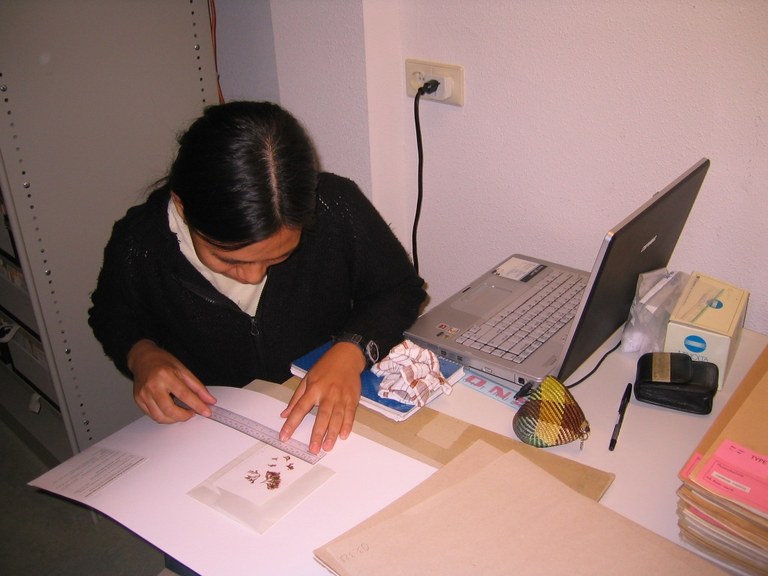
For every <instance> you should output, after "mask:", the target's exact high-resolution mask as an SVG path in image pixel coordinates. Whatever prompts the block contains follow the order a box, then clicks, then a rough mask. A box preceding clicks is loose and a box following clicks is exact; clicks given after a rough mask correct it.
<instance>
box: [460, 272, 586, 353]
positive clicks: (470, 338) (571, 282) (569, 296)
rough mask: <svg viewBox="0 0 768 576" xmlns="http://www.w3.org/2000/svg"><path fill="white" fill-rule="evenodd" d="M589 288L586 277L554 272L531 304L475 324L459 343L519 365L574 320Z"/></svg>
mask: <svg viewBox="0 0 768 576" xmlns="http://www.w3.org/2000/svg"><path fill="white" fill-rule="evenodd" d="M586 285H587V279H586V278H584V277H583V276H579V275H576V274H571V273H569V272H563V271H557V270H553V271H551V272H549V273H548V274H547V276H546V277H545V278H544V279H543V281H542V283H541V284H539V288H540V290H538V291H537V292H536V293H535V294H534V295H532V296H531V297H530V298H529V299H528V300H526V301H525V302H523V303H522V304H521V303H517V302H515V303H514V304H512V305H510V306H508V307H507V308H504V309H503V310H501V311H500V312H499V313H498V314H496V315H495V316H494V317H492V318H490V319H488V320H487V321H485V322H484V323H482V324H475V325H474V326H472V327H471V328H469V329H468V330H467V331H465V332H464V333H463V334H461V335H460V336H459V337H458V338H456V342H457V343H459V344H463V345H464V346H469V347H470V348H474V349H476V350H481V351H483V352H487V353H489V354H493V355H494V356H498V357H500V358H506V359H507V360H511V361H513V362H516V363H518V364H519V363H520V362H522V361H523V360H525V359H526V358H527V357H528V356H530V355H531V354H533V352H535V351H536V350H537V349H538V348H539V347H540V346H541V345H542V344H544V343H545V342H546V341H547V340H549V339H550V338H551V337H552V336H554V334H555V333H556V332H557V331H558V330H560V328H562V327H563V326H565V324H567V323H568V322H569V321H570V320H572V319H573V317H574V315H575V314H576V309H577V308H578V306H579V303H580V301H581V294H582V292H584V288H585V287H586Z"/></svg>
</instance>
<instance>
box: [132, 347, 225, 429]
mask: <svg viewBox="0 0 768 576" xmlns="http://www.w3.org/2000/svg"><path fill="white" fill-rule="evenodd" d="M128 368H129V369H130V371H131V373H132V374H133V399H134V400H135V401H136V404H138V406H139V408H141V409H142V410H143V411H144V412H145V413H146V414H147V415H148V416H149V417H150V418H152V419H153V420H154V421H155V422H159V423H160V424H170V423H172V422H183V421H185V420H189V419H190V418H191V417H192V415H193V414H194V413H197V414H200V415H201V416H205V417H206V418H207V417H209V416H210V415H211V410H210V408H209V406H210V405H211V404H215V403H216V398H214V397H213V396H212V395H211V393H210V392H208V389H207V388H206V387H205V385H204V384H203V383H202V382H200V380H198V379H197V378H196V377H195V375H194V374H192V372H190V371H189V369H187V367H186V366H184V364H182V363H181V362H180V361H179V360H178V359H177V358H176V357H175V356H174V355H173V354H171V353H170V352H167V351H166V350H163V349H162V348H160V347H159V346H158V345H157V344H155V343H154V342H152V341H151V340H139V341H138V342H137V343H136V344H134V345H133V347H132V348H131V350H130V351H129V352H128ZM173 398H177V399H178V400H180V401H181V402H183V403H184V404H186V405H187V406H189V408H190V410H186V409H184V408H181V407H180V406H178V405H177V404H176V403H175V402H174V401H173Z"/></svg>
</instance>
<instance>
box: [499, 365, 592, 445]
mask: <svg viewBox="0 0 768 576" xmlns="http://www.w3.org/2000/svg"><path fill="white" fill-rule="evenodd" d="M512 428H513V429H514V431H515V434H516V435H517V437H518V438H520V440H522V441H523V442H525V443H526V444H530V445H531V446H536V447H537V448H549V447H551V446H560V445H561V444H568V443H569V442H573V441H574V440H581V442H582V446H583V444H584V441H585V440H586V439H587V438H588V437H589V422H587V418H586V417H585V416H584V412H583V411H582V409H581V407H580V406H579V404H578V403H577V402H576V400H575V399H574V397H573V395H572V394H571V392H570V391H569V390H568V389H567V388H566V387H565V386H563V384H562V383H561V382H560V381H559V380H557V379H556V378H554V377H552V376H547V377H546V378H545V379H544V380H543V381H542V382H541V384H539V386H538V387H537V388H535V389H534V390H533V391H532V392H531V394H530V396H529V397H528V399H527V400H526V401H525V404H523V405H522V406H521V407H520V409H519V410H518V411H517V414H515V418H514V420H513V421H512Z"/></svg>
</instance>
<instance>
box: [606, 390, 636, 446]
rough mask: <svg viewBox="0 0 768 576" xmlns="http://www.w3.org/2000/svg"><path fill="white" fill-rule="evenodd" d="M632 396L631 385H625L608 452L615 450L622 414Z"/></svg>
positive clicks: (622, 420)
mask: <svg viewBox="0 0 768 576" xmlns="http://www.w3.org/2000/svg"><path fill="white" fill-rule="evenodd" d="M631 396H632V383H631V382H630V383H629V384H627V388H626V390H624V396H622V397H621V404H619V419H618V420H616V426H614V427H613V434H611V443H610V444H608V450H613V449H614V448H616V440H618V439H619V431H620V430H621V423H622V422H624V414H625V413H626V412H627V406H629V399H630V397H631Z"/></svg>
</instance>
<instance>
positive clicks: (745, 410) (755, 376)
mask: <svg viewBox="0 0 768 576" xmlns="http://www.w3.org/2000/svg"><path fill="white" fill-rule="evenodd" d="M766 406H768V348H766V349H765V350H763V352H762V354H761V355H760V356H759V357H758V359H757V360H756V361H755V363H754V364H753V366H752V368H751V369H750V371H749V372H748V373H747V375H746V376H745V377H744V380H742V382H741V383H740V384H739V386H738V388H737V389H736V390H735V391H734V393H733V396H731V398H730V399H729V401H728V402H727V403H726V405H725V407H724V408H723V410H722V411H721V412H720V414H719V415H718V417H717V418H716V419H715V421H714V422H713V423H712V426H710V428H709V430H707V433H706V434H705V435H704V436H703V437H702V439H701V441H700V442H699V444H698V446H697V447H696V450H695V451H694V453H693V455H692V456H691V459H690V460H689V462H688V464H687V465H686V466H685V467H684V468H683V469H682V470H681V471H680V474H679V476H680V479H681V480H682V481H683V483H684V484H686V485H688V486H690V487H691V488H693V489H701V490H704V491H705V492H707V491H708V490H707V488H706V487H705V486H703V484H702V483H701V482H700V481H699V479H698V478H699V473H700V472H701V471H702V469H703V468H704V466H705V465H706V464H707V463H708V462H709V460H710V459H711V458H712V456H713V454H715V452H716V451H717V450H718V449H719V448H720V446H721V444H723V442H726V441H728V442H733V443H736V444H738V445H740V446H743V447H744V448H746V449H748V450H751V451H753V452H755V453H757V454H760V455H762V456H763V457H765V456H766V455H768V428H766V426H765V417H766ZM719 499H720V501H721V503H723V504H727V502H728V501H729V500H730V499H729V498H728V497H727V496H724V495H722V494H720V495H719ZM741 513H742V514H745V515H746V516H747V517H749V518H751V519H752V520H753V521H754V522H756V523H757V524H759V525H761V526H762V527H763V529H766V528H768V518H766V516H765V513H763V514H762V515H761V514H759V513H758V514H754V513H753V512H751V511H750V510H749V509H748V508H747V509H744V510H742V511H741Z"/></svg>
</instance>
